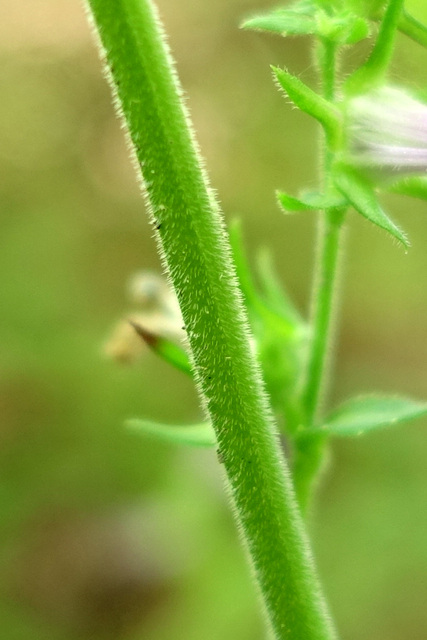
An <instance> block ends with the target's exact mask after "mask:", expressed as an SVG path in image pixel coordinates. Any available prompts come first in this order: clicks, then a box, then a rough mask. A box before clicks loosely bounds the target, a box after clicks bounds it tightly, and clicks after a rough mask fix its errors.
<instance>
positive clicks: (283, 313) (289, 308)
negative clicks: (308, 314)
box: [229, 219, 299, 339]
mask: <svg viewBox="0 0 427 640" xmlns="http://www.w3.org/2000/svg"><path fill="white" fill-rule="evenodd" d="M229 233H230V243H231V249H232V252H233V258H234V263H235V266H236V271H237V277H238V279H239V284H240V288H241V290H242V293H243V295H244V297H245V301H246V304H247V307H248V311H249V314H250V316H251V320H252V321H253V320H254V316H255V317H256V318H257V319H258V320H259V321H261V324H263V325H268V326H269V327H270V328H271V329H273V330H274V331H275V332H276V333H278V334H279V335H281V336H282V339H283V337H284V336H286V335H292V334H293V333H294V332H295V329H296V325H297V323H298V318H299V316H298V313H297V312H296V310H295V309H294V307H293V305H292V303H291V302H290V300H288V304H287V305H283V306H282V308H281V310H280V311H279V310H278V308H277V305H270V304H269V303H268V302H267V301H266V300H264V299H263V298H262V296H261V294H260V293H259V291H258V290H257V288H256V286H255V283H254V280H253V278H252V274H251V270H250V267H249V263H248V260H247V257H246V253H245V250H244V245H243V235H242V226H241V222H240V220H237V219H234V220H232V222H231V224H230V226H229ZM284 296H285V294H284ZM284 299H285V298H284ZM253 330H254V333H255V334H257V327H256V326H254V324H253Z"/></svg>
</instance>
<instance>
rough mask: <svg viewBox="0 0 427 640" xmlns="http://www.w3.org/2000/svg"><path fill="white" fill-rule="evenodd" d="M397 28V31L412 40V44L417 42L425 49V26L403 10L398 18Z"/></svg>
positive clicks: (426, 42) (426, 27)
mask: <svg viewBox="0 0 427 640" xmlns="http://www.w3.org/2000/svg"><path fill="white" fill-rule="evenodd" d="M398 28H399V31H401V32H402V33H404V34H405V35H407V36H408V38H411V39H412V40H414V42H417V43H418V44H420V45H422V46H423V47H427V26H426V25H425V24H423V23H422V22H419V21H418V20H417V19H416V18H414V17H413V16H411V15H410V14H409V13H408V12H407V11H405V10H404V11H402V14H401V16H400V19H399V23H398Z"/></svg>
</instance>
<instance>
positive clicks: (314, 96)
mask: <svg viewBox="0 0 427 640" xmlns="http://www.w3.org/2000/svg"><path fill="white" fill-rule="evenodd" d="M271 69H272V71H273V74H274V76H275V78H276V80H277V82H278V84H279V87H281V88H282V89H283V90H284V91H285V93H286V94H287V95H288V96H289V98H290V99H291V100H292V102H293V103H294V104H295V105H296V106H297V107H298V108H299V109H301V111H304V112H305V113H308V114H309V115H311V116H312V117H313V118H315V119H316V120H318V121H319V122H320V124H321V125H322V126H323V128H324V129H325V132H326V134H327V135H328V137H329V139H330V141H331V143H333V142H336V141H337V140H338V139H339V137H340V132H341V126H340V125H341V120H340V113H339V111H338V110H337V109H336V108H335V106H334V105H333V104H331V103H330V102H328V100H325V98H322V96H320V95H319V94H318V93H316V92H315V91H313V90H312V89H310V87H308V86H307V85H306V84H304V83H303V82H301V80H300V79H299V78H297V77H295V76H293V75H292V74H290V73H288V71H286V70H285V69H278V68H277V67H273V66H272V67H271Z"/></svg>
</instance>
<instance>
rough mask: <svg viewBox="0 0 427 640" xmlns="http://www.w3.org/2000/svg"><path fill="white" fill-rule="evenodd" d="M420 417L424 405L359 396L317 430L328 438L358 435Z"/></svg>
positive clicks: (426, 406) (425, 408)
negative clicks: (329, 436) (328, 436)
mask: <svg viewBox="0 0 427 640" xmlns="http://www.w3.org/2000/svg"><path fill="white" fill-rule="evenodd" d="M423 416H427V402H418V401H415V400H411V399H409V398H402V397H394V396H381V395H379V396H375V395H372V396H362V397H359V398H353V399H351V400H348V401H347V402H345V403H344V404H342V405H341V406H340V407H338V409H336V410H335V411H333V413H331V414H330V416H329V417H328V418H327V419H326V421H325V423H324V424H323V425H322V426H321V427H320V430H321V431H322V433H326V434H328V435H331V436H358V435H362V434H364V433H367V432H369V431H375V430H377V429H382V428H385V427H390V426H394V425H398V424H402V423H403V422H408V421H409V420H414V419H415V418H421V417H423ZM312 431H313V432H314V431H316V430H315V429H313V430H312Z"/></svg>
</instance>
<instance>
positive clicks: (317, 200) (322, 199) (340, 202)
mask: <svg viewBox="0 0 427 640" xmlns="http://www.w3.org/2000/svg"><path fill="white" fill-rule="evenodd" d="M277 199H278V201H279V204H280V205H281V207H282V208H283V210H284V211H285V213H286V212H297V211H315V210H316V211H317V210H325V209H336V208H341V207H345V206H346V204H347V200H346V199H345V198H343V197H342V196H339V195H337V196H326V195H323V194H321V193H317V192H306V193H302V194H301V195H300V196H299V197H298V198H294V197H293V196H290V195H288V194H287V193H284V192H283V191H277Z"/></svg>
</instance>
